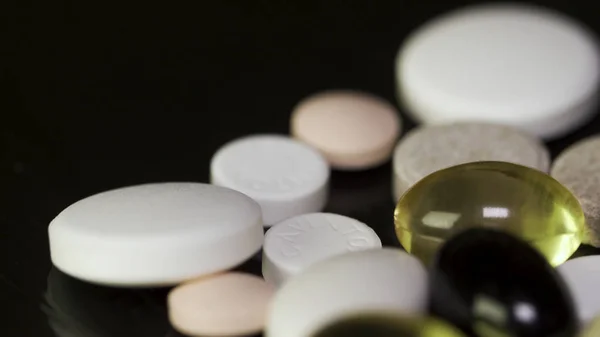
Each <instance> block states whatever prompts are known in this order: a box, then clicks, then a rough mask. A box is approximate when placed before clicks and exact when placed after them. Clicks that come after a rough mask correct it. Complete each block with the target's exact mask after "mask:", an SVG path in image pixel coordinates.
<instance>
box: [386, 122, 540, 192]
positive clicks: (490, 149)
mask: <svg viewBox="0 0 600 337" xmlns="http://www.w3.org/2000/svg"><path fill="white" fill-rule="evenodd" d="M476 161H505V162H510V163H514V164H519V165H523V166H528V167H531V168H534V169H537V170H540V171H543V172H547V171H548V169H549V167H550V154H549V152H548V150H547V149H546V147H545V146H544V145H543V144H542V143H541V142H540V141H539V140H537V139H535V138H533V137H531V136H529V135H527V134H525V133H523V132H521V131H519V130H517V129H514V128H511V127H507V126H501V125H494V124H486V123H453V124H448V125H435V126H423V127H419V128H416V129H414V130H412V131H411V132H409V133H408V134H407V135H406V136H405V137H404V138H403V139H402V140H400V142H399V143H398V146H397V147H396V149H395V151H394V163H393V164H394V179H393V180H394V196H395V198H396V199H395V200H398V199H399V198H400V196H401V195H402V194H403V193H404V192H406V190H407V189H409V188H410V187H411V186H412V185H414V184H415V183H416V182H417V181H419V180H421V179H422V178H424V177H425V176H427V175H429V174H431V173H433V172H435V171H438V170H441V169H445V168H448V167H451V166H455V165H460V164H465V163H470V162H476Z"/></svg>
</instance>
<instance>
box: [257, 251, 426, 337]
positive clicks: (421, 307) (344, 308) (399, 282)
mask: <svg viewBox="0 0 600 337" xmlns="http://www.w3.org/2000/svg"><path fill="white" fill-rule="evenodd" d="M427 286H428V280H427V272H426V270H425V268H424V267H423V265H422V264H421V263H420V262H419V261H418V260H417V259H416V258H414V257H413V256H411V255H408V254H407V253H405V252H404V251H402V250H399V249H393V248H383V249H369V250H364V251H359V252H352V253H347V254H343V255H339V256H335V257H332V258H329V259H327V260H324V261H321V262H318V263H316V264H314V265H312V266H310V267H308V268H307V269H305V270H304V271H303V272H301V273H300V274H298V275H296V276H294V277H292V278H290V279H289V280H288V281H287V282H286V283H285V284H284V285H283V287H281V288H280V289H279V291H278V292H277V293H276V294H275V298H274V299H273V303H272V305H271V306H270V308H269V313H268V321H267V327H266V331H265V336H266V337H306V336H311V334H313V333H315V332H316V331H317V330H318V329H319V328H321V327H322V326H323V325H324V324H327V323H328V322H331V321H332V320H335V319H338V318H341V317H343V316H345V315H348V314H352V313H357V312H378V311H381V310H391V311H395V312H399V313H405V314H421V313H423V312H424V311H425V310H426V306H427Z"/></svg>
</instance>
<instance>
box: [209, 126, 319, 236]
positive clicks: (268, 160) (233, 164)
mask: <svg viewBox="0 0 600 337" xmlns="http://www.w3.org/2000/svg"><path fill="white" fill-rule="evenodd" d="M210 173H211V182H212V183H213V184H215V185H219V186H225V187H229V188H231V189H234V190H236V191H240V192H242V193H244V194H246V195H248V196H250V197H251V198H253V199H254V200H256V201H257V202H258V203H259V204H260V206H261V208H262V213H263V220H264V224H265V226H271V225H273V224H274V223H276V222H279V221H281V220H283V219H286V218H289V217H291V216H295V215H300V214H304V213H312V212H318V211H320V210H322V209H323V207H325V203H326V202H327V183H328V181H329V167H328V166H327V162H326V161H325V159H324V158H323V156H321V154H319V153H318V152H317V151H316V150H314V149H313V148H311V147H309V146H308V145H305V144H303V143H301V142H298V141H296V140H293V139H291V138H289V137H285V136H278V135H257V136H249V137H245V138H241V139H238V140H234V141H232V142H230V143H228V144H226V145H224V146H223V147H222V148H221V149H219V150H218V151H217V153H215V155H214V156H213V158H212V161H211V165H210Z"/></svg>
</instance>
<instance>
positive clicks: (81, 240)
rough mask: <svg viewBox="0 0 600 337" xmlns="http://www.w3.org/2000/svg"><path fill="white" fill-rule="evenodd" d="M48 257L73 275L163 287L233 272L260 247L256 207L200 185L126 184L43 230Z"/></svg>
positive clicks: (63, 215) (246, 199) (73, 209)
mask: <svg viewBox="0 0 600 337" xmlns="http://www.w3.org/2000/svg"><path fill="white" fill-rule="evenodd" d="M48 235H49V239H50V257H51V259H52V263H53V264H54V265H55V266H56V267H57V268H58V269H60V270H61V271H63V272H64V273H66V274H69V275H71V276H73V277H76V278H79V279H82V280H85V281H88V282H92V283H99V284H105V285H111V286H162V285H172V284H177V283H180V282H182V281H185V280H188V279H191V278H194V277H198V276H201V275H205V274H210V273H214V272H218V271H223V270H226V269H229V268H232V267H234V266H236V265H238V264H240V263H242V262H243V261H245V260H247V259H248V258H250V257H251V256H252V255H253V254H254V253H256V252H257V251H258V250H259V249H260V247H261V245H262V242H263V229H262V219H261V213H260V206H259V205H258V204H257V203H256V202H255V201H253V200H252V199H250V198H249V197H247V196H245V195H243V194H242V193H239V192H236V191H233V190H231V189H227V188H223V187H218V186H212V185H208V184H200V183H159V184H146V185H138V186H132V187H125V188H121V189H116V190H112V191H108V192H103V193H99V194H96V195H93V196H91V197H88V198H85V199H83V200H80V201H78V202H76V203H74V204H72V205H71V206H69V207H68V208H66V209H65V210H64V211H62V212H61V213H60V214H59V215H58V216H57V217H56V218H55V219H54V220H52V222H51V223H50V226H49V228H48Z"/></svg>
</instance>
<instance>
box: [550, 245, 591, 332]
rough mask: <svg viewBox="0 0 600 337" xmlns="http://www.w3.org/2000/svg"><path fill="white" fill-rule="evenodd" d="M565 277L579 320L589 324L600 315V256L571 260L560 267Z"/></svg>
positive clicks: (583, 323)
mask: <svg viewBox="0 0 600 337" xmlns="http://www.w3.org/2000/svg"><path fill="white" fill-rule="evenodd" d="M558 271H559V272H560V274H561V275H562V277H563V278H564V279H565V281H566V283H567V285H568V286H569V289H570V290H571V294H572V295H573V299H574V301H575V306H576V309H577V312H578V316H579V321H580V322H581V323H582V325H587V324H589V323H591V322H592V320H593V319H594V318H595V317H597V316H600V292H598V285H599V284H600V256H598V255H592V256H585V257H579V258H576V259H573V260H569V261H567V262H565V263H563V264H562V265H560V266H559V267H558Z"/></svg>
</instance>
